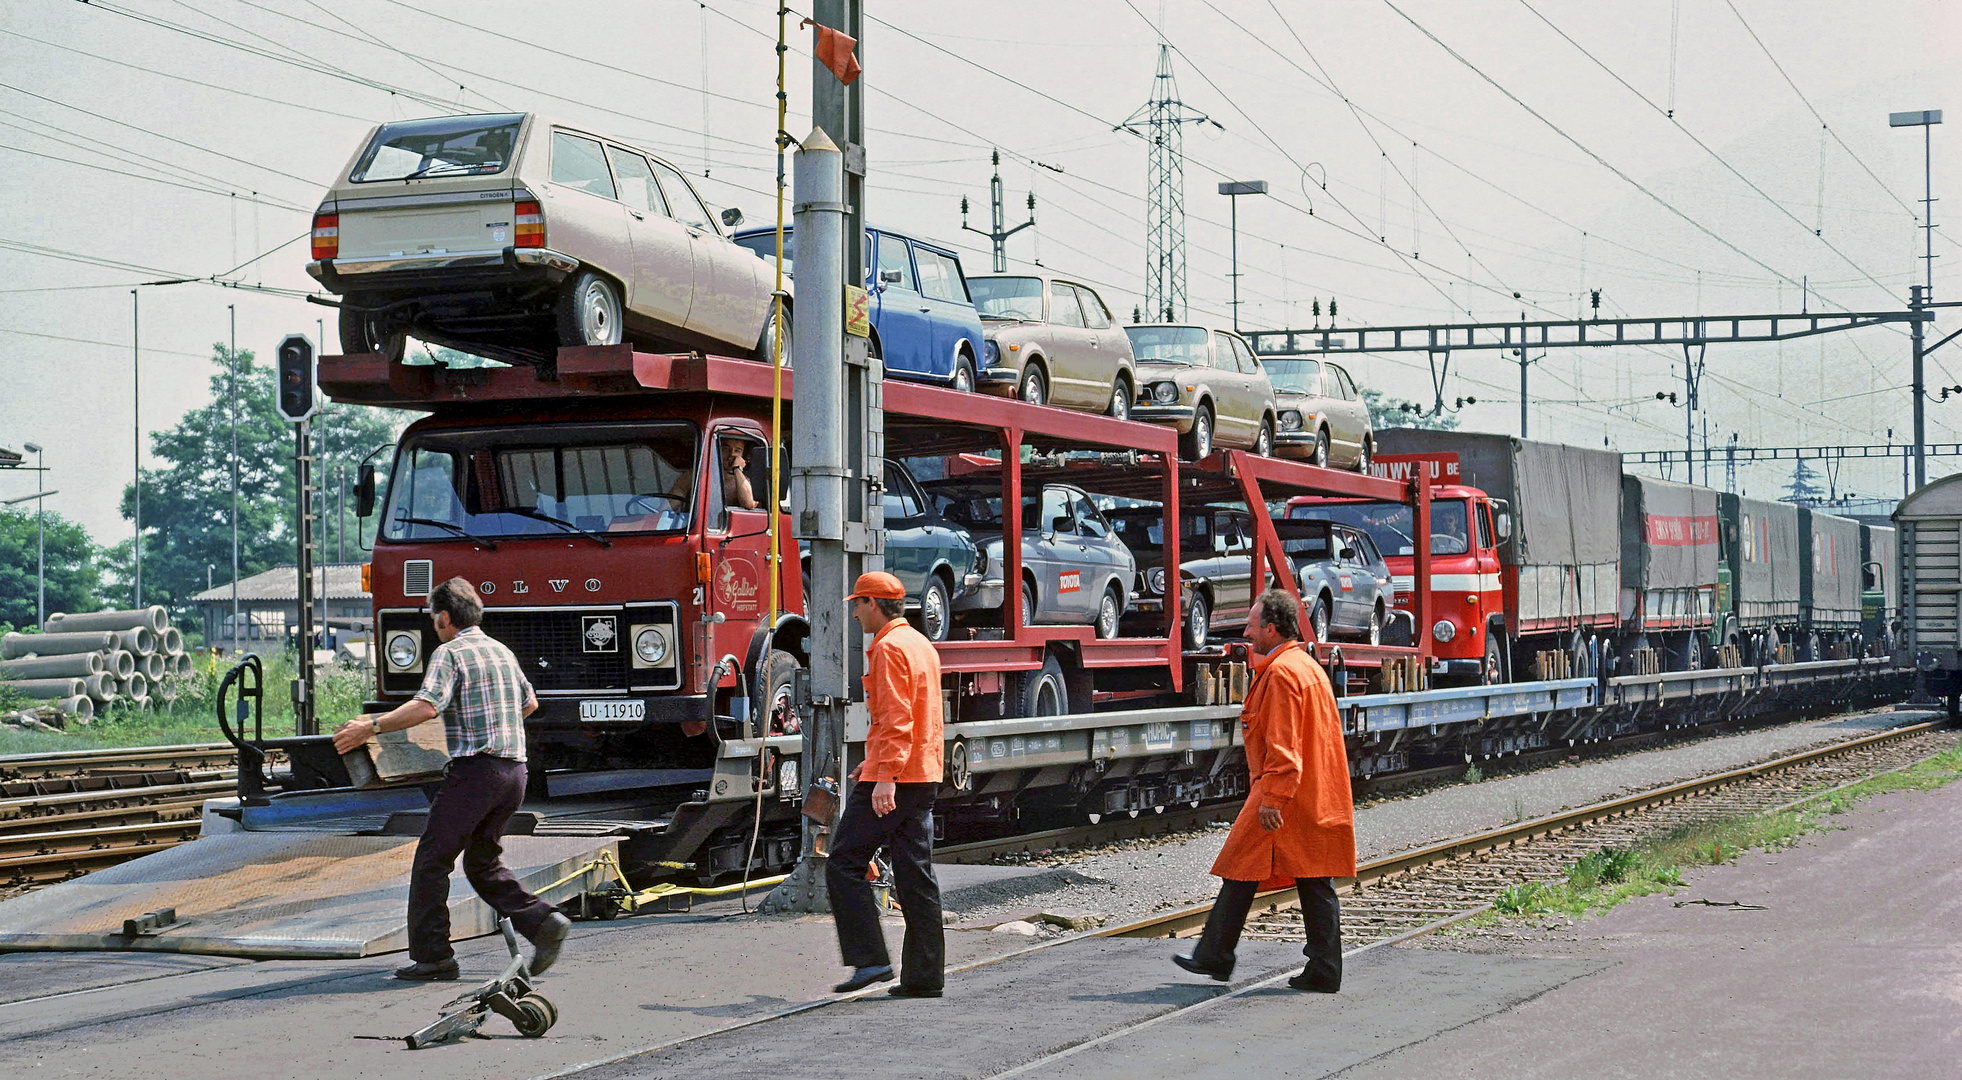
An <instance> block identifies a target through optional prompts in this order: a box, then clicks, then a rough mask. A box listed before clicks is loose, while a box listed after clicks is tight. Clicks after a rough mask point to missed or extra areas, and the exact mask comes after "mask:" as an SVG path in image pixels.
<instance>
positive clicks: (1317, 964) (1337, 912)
mask: <svg viewBox="0 0 1962 1080" xmlns="http://www.w3.org/2000/svg"><path fill="white" fill-rule="evenodd" d="M1259 886H1260V883H1259V882H1257V881H1231V880H1225V881H1221V882H1220V884H1219V899H1218V900H1217V901H1215V902H1214V904H1213V910H1212V913H1211V914H1209V915H1207V916H1206V930H1205V932H1204V933H1202V934H1201V935H1200V936H1199V945H1198V947H1197V948H1195V949H1193V950H1192V953H1193V956H1195V957H1196V958H1197V959H1198V960H1199V961H1200V962H1201V963H1206V964H1221V963H1225V962H1227V961H1229V960H1231V959H1232V958H1233V952H1234V950H1235V949H1237V948H1239V947H1240V931H1241V930H1243V929H1245V928H1246V925H1247V912H1248V911H1250V910H1252V908H1253V899H1254V893H1255V892H1256V891H1258V889H1259ZM1294 886H1295V889H1296V890H1297V891H1299V892H1300V893H1301V919H1302V921H1303V922H1304V923H1306V924H1307V930H1308V944H1307V945H1305V946H1303V947H1302V950H1301V952H1302V955H1304V956H1306V957H1307V958H1308V965H1307V966H1306V967H1304V968H1303V969H1302V974H1303V975H1306V976H1307V977H1308V978H1309V979H1310V980H1311V981H1313V982H1315V983H1317V984H1319V985H1323V986H1327V987H1329V988H1330V989H1333V988H1335V987H1338V986H1340V985H1342V905H1341V904H1340V903H1339V902H1338V901H1337V900H1336V898H1335V885H1334V883H1333V881H1332V880H1331V879H1329V878H1325V877H1322V878H1296V879H1295V880H1294Z"/></svg>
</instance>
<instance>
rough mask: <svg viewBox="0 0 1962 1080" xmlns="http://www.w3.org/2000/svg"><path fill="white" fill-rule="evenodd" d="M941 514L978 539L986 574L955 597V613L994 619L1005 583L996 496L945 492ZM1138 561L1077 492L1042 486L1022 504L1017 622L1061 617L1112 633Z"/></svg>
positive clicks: (1003, 597)
mask: <svg viewBox="0 0 1962 1080" xmlns="http://www.w3.org/2000/svg"><path fill="white" fill-rule="evenodd" d="M945 513H946V515H947V517H948V518H949V519H951V520H952V521H954V522H956V523H957V524H960V525H962V526H965V527H966V528H967V530H968V531H969V532H970V533H972V534H973V535H974V539H975V541H976V542H977V543H978V544H979V545H980V547H981V552H982V556H983V558H982V560H981V561H982V564H983V565H984V566H985V567H986V570H985V573H986V574H987V575H988V576H987V577H985V578H984V579H983V580H982V582H981V587H980V588H979V589H977V590H976V591H974V592H973V593H970V594H968V595H967V596H964V597H961V598H960V599H957V600H955V601H954V615H955V617H956V618H957V619H965V620H969V621H980V620H984V619H998V618H999V617H1000V615H999V613H1000V611H1001V609H1002V604H1003V602H1004V601H1005V600H1006V599H1007V589H1006V586H1005V583H1004V581H1003V580H1002V576H1001V575H1002V569H1003V567H1004V566H1005V565H1006V564H1005V563H1004V562H1003V561H1002V542H1001V500H1000V499H999V498H997V497H989V496H984V497H979V498H965V497H950V498H949V499H948V505H947V508H946V510H945ZM1137 569H1138V568H1137V561H1136V560H1135V559H1134V558H1133V557H1132V555H1131V549H1130V548H1128V547H1126V546H1124V542H1123V541H1122V540H1120V539H1118V538H1117V535H1116V533H1115V532H1114V531H1113V530H1112V529H1111V527H1110V522H1109V521H1108V520H1106V519H1105V517H1104V515H1103V512H1102V511H1100V510H1098V509H1097V505H1096V503H1095V502H1093V501H1091V498H1090V496H1089V495H1087V494H1085V493H1084V492H1083V491H1081V490H1079V489H1077V488H1073V487H1070V486H1068V485H1066V484H1048V485H1045V486H1044V487H1043V489H1042V494H1041V495H1040V496H1037V497H1034V498H1029V499H1025V500H1024V501H1023V506H1022V585H1021V589H1020V590H1019V591H1020V593H1021V604H1022V625H1024V626H1039V625H1042V624H1045V623H1047V624H1056V623H1061V624H1065V625H1078V626H1081V625H1083V624H1085V623H1088V624H1090V625H1092V626H1094V627H1096V628H1097V636H1098V637H1100V638H1114V637H1116V636H1117V634H1118V620H1119V619H1120V618H1121V617H1122V616H1123V614H1124V609H1125V607H1126V606H1128V605H1129V604H1130V602H1131V592H1130V590H1131V585H1132V583H1133V582H1135V581H1136V579H1137Z"/></svg>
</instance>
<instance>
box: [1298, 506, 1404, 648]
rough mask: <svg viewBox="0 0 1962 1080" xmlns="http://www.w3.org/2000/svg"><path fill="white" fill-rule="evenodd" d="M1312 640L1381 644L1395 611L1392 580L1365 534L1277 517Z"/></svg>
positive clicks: (1333, 525)
mask: <svg viewBox="0 0 1962 1080" xmlns="http://www.w3.org/2000/svg"><path fill="white" fill-rule="evenodd" d="M1274 528H1275V530H1276V531H1278V532H1279V533H1280V535H1281V547H1282V550H1284V551H1286V552H1287V555H1288V558H1289V560H1290V561H1292V562H1293V563H1294V566H1295V577H1296V579H1297V582H1298V584H1299V586H1300V589H1301V603H1302V606H1304V607H1305V608H1307V610H1308V629H1310V630H1311V631H1312V632H1313V633H1314V636H1315V640H1316V641H1331V640H1334V639H1335V638H1338V637H1347V638H1351V639H1359V640H1362V641H1366V642H1368V643H1370V644H1371V645H1380V644H1382V643H1383V631H1384V629H1385V628H1387V627H1388V626H1389V624H1390V619H1391V618H1392V617H1393V616H1394V615H1395V612H1396V608H1397V595H1396V584H1395V579H1394V578H1392V577H1391V576H1390V568H1389V566H1388V565H1387V564H1385V563H1384V561H1383V556H1382V553H1381V552H1379V551H1378V550H1377V548H1376V544H1375V542H1374V541H1372V540H1371V539H1370V538H1369V534H1368V533H1366V532H1364V531H1362V530H1361V529H1358V528H1356V527H1355V526H1353V525H1343V524H1341V523H1339V522H1333V521H1319V520H1300V519H1293V518H1286V519H1277V520H1276V521H1275V522H1274Z"/></svg>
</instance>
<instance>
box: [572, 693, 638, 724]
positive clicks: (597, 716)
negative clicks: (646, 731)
mask: <svg viewBox="0 0 1962 1080" xmlns="http://www.w3.org/2000/svg"><path fill="white" fill-rule="evenodd" d="M579 719H581V720H645V719H647V702H645V701H642V700H640V699H639V698H614V699H611V700H608V701H582V702H580V703H579Z"/></svg>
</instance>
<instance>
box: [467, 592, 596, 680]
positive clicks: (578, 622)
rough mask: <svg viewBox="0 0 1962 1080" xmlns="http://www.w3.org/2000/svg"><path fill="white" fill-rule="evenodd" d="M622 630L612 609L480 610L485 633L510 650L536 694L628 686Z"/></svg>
mask: <svg viewBox="0 0 1962 1080" xmlns="http://www.w3.org/2000/svg"><path fill="white" fill-rule="evenodd" d="M626 632H627V620H626V613H625V611H624V610H623V609H621V608H617V607H577V608H552V609H547V610H536V609H533V610H525V611H510V610H500V609H498V608H485V609H484V633H486V634H489V635H490V636H491V637H494V638H496V639H497V640H499V641H501V642H503V643H504V644H505V646H506V647H507V648H509V649H510V650H511V652H512V654H513V655H514V656H516V657H517V658H518V665H519V666H520V667H522V668H524V672H525V677H526V678H528V679H530V680H531V685H532V688H533V689H535V690H537V691H538V692H539V693H541V694H548V693H553V692H555V691H556V692H559V693H592V692H601V691H624V690H625V689H627V672H628V662H629V661H628V649H630V648H631V647H632V645H631V643H630V642H628V641H626V640H625V638H626Z"/></svg>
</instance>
